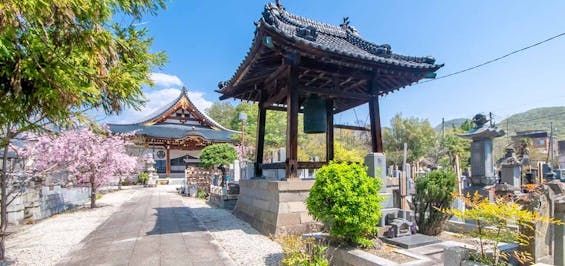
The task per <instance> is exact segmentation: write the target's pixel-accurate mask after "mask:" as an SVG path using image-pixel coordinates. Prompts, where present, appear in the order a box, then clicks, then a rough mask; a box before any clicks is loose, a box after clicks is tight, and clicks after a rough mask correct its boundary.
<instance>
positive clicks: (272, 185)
mask: <svg viewBox="0 0 565 266" xmlns="http://www.w3.org/2000/svg"><path fill="white" fill-rule="evenodd" d="M313 184H314V180H291V181H271V180H264V179H254V180H240V182H239V188H240V191H239V199H238V201H237V204H236V206H235V209H234V214H235V216H237V217H238V218H240V219H242V220H244V221H246V222H248V223H249V224H251V226H253V227H254V228H255V229H257V231H259V232H261V233H262V234H265V235H273V236H279V235H288V234H304V233H311V232H315V231H319V230H320V229H321V227H322V225H321V224H320V223H318V222H315V221H314V220H313V219H312V217H311V216H310V215H309V214H308V210H307V209H306V203H305V201H306V198H307V197H308V194H309V193H310V188H312V185H313Z"/></svg>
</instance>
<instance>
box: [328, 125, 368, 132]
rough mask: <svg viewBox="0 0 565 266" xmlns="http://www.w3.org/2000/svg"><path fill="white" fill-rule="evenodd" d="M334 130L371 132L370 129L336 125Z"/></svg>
mask: <svg viewBox="0 0 565 266" xmlns="http://www.w3.org/2000/svg"><path fill="white" fill-rule="evenodd" d="M334 128H339V129H349V130H359V131H367V132H370V131H371V129H370V128H366V127H358V126H350V125H334Z"/></svg>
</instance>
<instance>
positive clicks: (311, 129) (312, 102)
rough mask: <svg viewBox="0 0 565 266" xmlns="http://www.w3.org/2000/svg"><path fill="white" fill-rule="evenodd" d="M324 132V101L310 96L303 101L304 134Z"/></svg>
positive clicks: (316, 96)
mask: <svg viewBox="0 0 565 266" xmlns="http://www.w3.org/2000/svg"><path fill="white" fill-rule="evenodd" d="M326 130H327V124H326V99H323V98H322V97H320V96H318V95H316V94H311V95H310V96H308V98H306V101H304V133H306V134H315V133H324V132H326Z"/></svg>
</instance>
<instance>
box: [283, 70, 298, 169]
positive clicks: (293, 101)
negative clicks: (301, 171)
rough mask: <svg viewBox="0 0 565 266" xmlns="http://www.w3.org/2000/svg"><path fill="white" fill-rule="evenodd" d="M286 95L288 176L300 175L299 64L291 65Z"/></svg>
mask: <svg viewBox="0 0 565 266" xmlns="http://www.w3.org/2000/svg"><path fill="white" fill-rule="evenodd" d="M287 86H288V87H287V91H288V94H287V97H286V108H287V109H286V113H287V126H286V129H287V130H286V178H288V179H291V178H297V177H298V108H299V106H298V66H297V65H295V64H292V65H290V71H289V74H288V83H287Z"/></svg>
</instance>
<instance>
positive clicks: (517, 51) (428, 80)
mask: <svg viewBox="0 0 565 266" xmlns="http://www.w3.org/2000/svg"><path fill="white" fill-rule="evenodd" d="M564 35H565V32H563V33H560V34H557V35H554V36H552V37H549V38H547V39H545V40H543V41H539V42H537V43H534V44H532V45H529V46H526V47H524V48H521V49H518V50H514V51H512V52H510V53H507V54H505V55H503V56H500V57H497V58H494V59H491V60H488V61H486V62H484V63H481V64H478V65H476V66H472V67H469V68H465V69H463V70H459V71H456V72H453V73H450V74H447V75H443V76H440V77H437V78H435V79H427V80H423V81H419V82H418V83H426V82H431V81H434V80H439V79H444V78H447V77H451V76H455V75H458V74H461V73H464V72H467V71H471V70H473V69H477V68H479V67H483V66H485V65H488V64H491V63H494V62H496V61H499V60H501V59H504V58H506V57H509V56H511V55H514V54H517V53H520V52H523V51H525V50H528V49H530V48H533V47H536V46H538V45H540V44H544V43H546V42H549V41H552V40H554V39H557V38H559V37H562V36H564Z"/></svg>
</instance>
